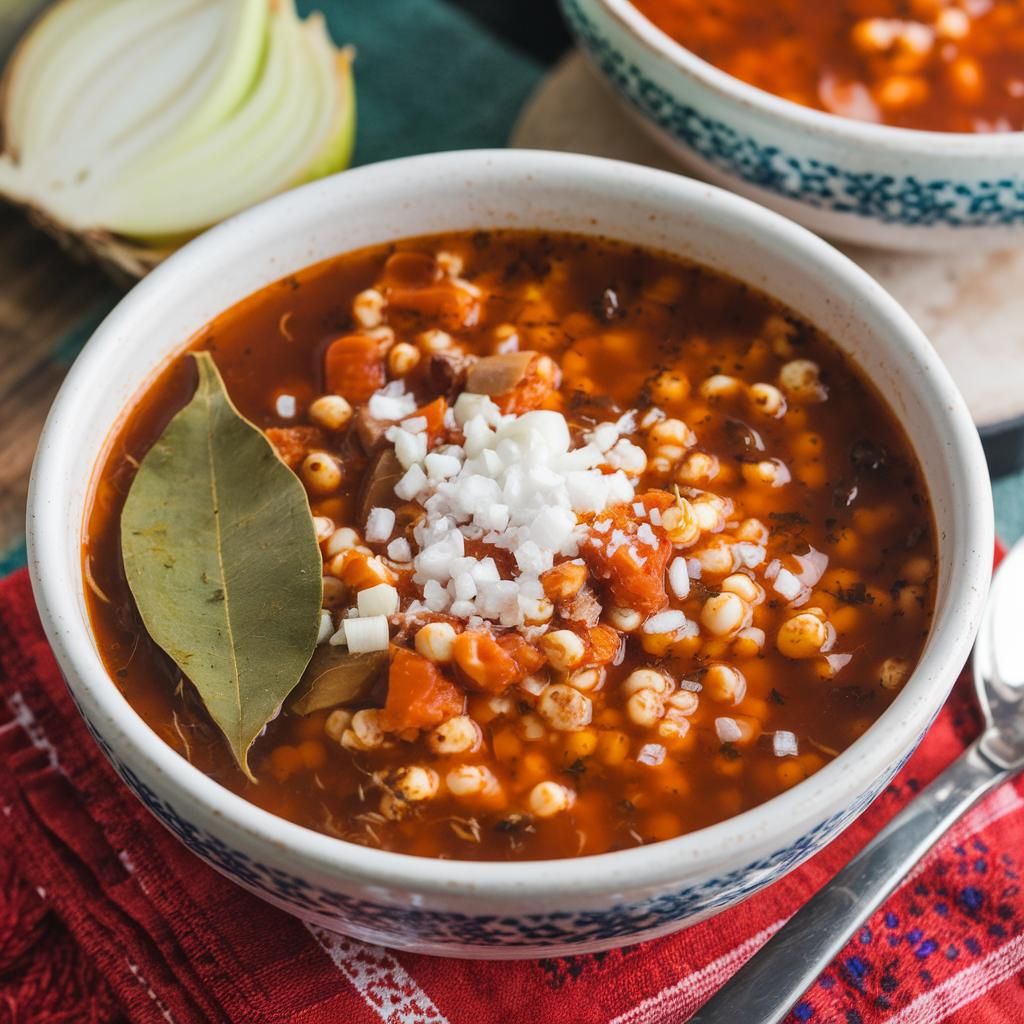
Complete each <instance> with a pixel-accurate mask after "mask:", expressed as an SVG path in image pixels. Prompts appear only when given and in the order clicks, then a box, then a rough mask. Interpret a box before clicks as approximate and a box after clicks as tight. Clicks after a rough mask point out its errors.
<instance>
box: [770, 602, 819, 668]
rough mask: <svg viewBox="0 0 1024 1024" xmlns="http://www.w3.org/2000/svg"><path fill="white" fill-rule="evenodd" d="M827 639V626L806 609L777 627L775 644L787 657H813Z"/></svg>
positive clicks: (817, 653)
mask: <svg viewBox="0 0 1024 1024" xmlns="http://www.w3.org/2000/svg"><path fill="white" fill-rule="evenodd" d="M827 640H828V627H827V626H826V625H825V623H824V622H822V620H821V619H820V618H818V616H817V615H814V614H813V613H811V612H809V611H807V612H801V613H800V614H799V615H794V616H793V618H791V619H788V620H787V621H786V622H784V623H783V624H782V625H781V626H780V627H779V632H778V634H777V635H776V637H775V645H776V646H777V647H778V649H779V653H780V654H782V655H783V656H785V657H787V658H796V659H800V658H815V657H817V656H818V655H819V654H820V653H821V649H822V647H824V646H825V643H826V641H827Z"/></svg>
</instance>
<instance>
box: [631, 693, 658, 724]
mask: <svg viewBox="0 0 1024 1024" xmlns="http://www.w3.org/2000/svg"><path fill="white" fill-rule="evenodd" d="M664 713H665V702H664V699H663V698H662V696H661V694H660V693H657V692H655V691H654V690H637V691H636V693H634V694H632V695H631V696H630V698H629V700H627V701H626V715H627V716H628V717H629V720H630V721H631V722H632V723H633V724H634V725H639V726H643V727H646V728H652V727H653V726H654V725H656V724H657V722H658V720H659V719H660V718H661V716H662V715H663V714H664Z"/></svg>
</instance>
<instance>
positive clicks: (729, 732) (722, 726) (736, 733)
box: [715, 718, 743, 743]
mask: <svg viewBox="0 0 1024 1024" xmlns="http://www.w3.org/2000/svg"><path fill="white" fill-rule="evenodd" d="M715 732H716V733H717V735H718V739H719V741H720V742H722V743H735V742H736V741H737V740H738V739H741V738H742V737H743V732H742V731H741V730H740V727H739V726H738V725H737V724H736V719H734V718H716V719H715Z"/></svg>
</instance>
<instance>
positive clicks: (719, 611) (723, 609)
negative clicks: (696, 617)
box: [700, 577, 750, 636]
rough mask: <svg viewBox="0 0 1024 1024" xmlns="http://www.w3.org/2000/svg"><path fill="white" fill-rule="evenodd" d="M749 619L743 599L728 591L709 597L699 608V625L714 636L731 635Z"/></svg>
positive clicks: (748, 611)
mask: <svg viewBox="0 0 1024 1024" xmlns="http://www.w3.org/2000/svg"><path fill="white" fill-rule="evenodd" d="M744 578H745V577H744ZM749 619H750V609H749V608H748V607H747V605H746V603H745V602H744V600H743V599H742V598H741V597H738V596H737V595H736V594H735V593H730V592H729V591H723V592H722V593H721V594H716V595H715V596H714V597H709V598H708V599H707V601H705V602H704V607H703V608H701V610H700V622H701V625H702V626H703V627H704V628H705V629H706V630H707V631H708V632H709V633H713V634H714V635H715V636H731V635H732V634H733V633H736V632H738V631H739V630H741V629H742V628H743V627H744V626H745V625H747V623H748V621H749Z"/></svg>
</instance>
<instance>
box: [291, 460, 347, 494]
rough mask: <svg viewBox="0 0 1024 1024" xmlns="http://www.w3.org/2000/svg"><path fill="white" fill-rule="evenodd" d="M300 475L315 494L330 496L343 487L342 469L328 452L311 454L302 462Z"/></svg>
mask: <svg viewBox="0 0 1024 1024" xmlns="http://www.w3.org/2000/svg"><path fill="white" fill-rule="evenodd" d="M299 475H300V476H301V477H302V482H303V483H304V484H305V485H306V489H307V490H308V491H310V492H311V493H313V494H330V493H332V492H333V491H336V490H337V489H338V488H339V487H340V486H341V481H342V479H343V476H342V472H341V467H340V466H339V465H338V463H337V462H336V461H335V460H334V457H333V456H331V455H328V453H327V452H310V453H309V455H307V456H306V457H305V458H304V459H303V460H302V466H301V467H300V469H299Z"/></svg>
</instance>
